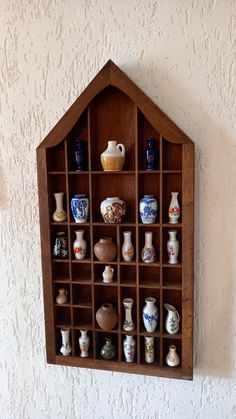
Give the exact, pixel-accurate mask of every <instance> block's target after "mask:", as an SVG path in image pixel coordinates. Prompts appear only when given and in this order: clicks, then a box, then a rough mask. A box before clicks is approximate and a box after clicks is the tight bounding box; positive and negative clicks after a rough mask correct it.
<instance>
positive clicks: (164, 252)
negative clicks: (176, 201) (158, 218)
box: [162, 224, 182, 267]
mask: <svg viewBox="0 0 236 419" xmlns="http://www.w3.org/2000/svg"><path fill="white" fill-rule="evenodd" d="M175 230H176V231H177V235H176V238H177V240H178V241H179V255H178V263H176V264H175V263H174V264H171V263H169V256H168V252H167V242H168V240H169V234H168V231H175ZM162 257H163V264H164V266H173V267H176V266H177V265H181V263H182V229H181V228H179V227H177V224H174V225H173V227H172V228H167V227H164V228H163V229H162Z"/></svg>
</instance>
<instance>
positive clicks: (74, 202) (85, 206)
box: [70, 194, 89, 224]
mask: <svg viewBox="0 0 236 419" xmlns="http://www.w3.org/2000/svg"><path fill="white" fill-rule="evenodd" d="M70 205H71V211H72V214H73V217H74V220H75V222H76V223H78V224H82V223H86V221H87V219H88V214H89V199H88V197H87V195H86V194H78V195H75V196H73V198H72V199H71V203H70Z"/></svg>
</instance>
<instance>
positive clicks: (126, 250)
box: [121, 231, 134, 262]
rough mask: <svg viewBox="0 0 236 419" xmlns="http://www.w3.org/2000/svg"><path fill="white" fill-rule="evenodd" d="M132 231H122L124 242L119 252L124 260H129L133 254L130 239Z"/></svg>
mask: <svg viewBox="0 0 236 419" xmlns="http://www.w3.org/2000/svg"><path fill="white" fill-rule="evenodd" d="M131 234H132V231H124V232H123V236H124V242H123V246H122V249H121V253H122V256H123V259H124V261H125V262H131V260H132V259H133V256H134V246H133V245H132V241H131Z"/></svg>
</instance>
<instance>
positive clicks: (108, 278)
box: [102, 265, 114, 284]
mask: <svg viewBox="0 0 236 419" xmlns="http://www.w3.org/2000/svg"><path fill="white" fill-rule="evenodd" d="M113 273H114V269H113V268H112V267H111V266H110V265H107V266H105V269H104V271H103V273H102V277H103V282H104V284H109V283H110V282H113Z"/></svg>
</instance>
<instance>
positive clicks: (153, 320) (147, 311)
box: [143, 297, 158, 333]
mask: <svg viewBox="0 0 236 419" xmlns="http://www.w3.org/2000/svg"><path fill="white" fill-rule="evenodd" d="M145 302H146V305H145V306H144V307H143V323H144V327H145V329H146V331H147V332H149V333H152V332H154V331H155V330H156V327H157V321H158V311H157V306H156V305H155V302H156V299H155V298H153V297H147V298H145Z"/></svg>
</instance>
